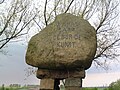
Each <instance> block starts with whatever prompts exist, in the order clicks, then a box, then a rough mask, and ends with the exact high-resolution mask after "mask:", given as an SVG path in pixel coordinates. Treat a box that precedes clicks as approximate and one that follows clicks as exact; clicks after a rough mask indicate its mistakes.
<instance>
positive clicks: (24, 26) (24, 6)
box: [0, 0, 37, 49]
mask: <svg viewBox="0 0 120 90" xmlns="http://www.w3.org/2000/svg"><path fill="white" fill-rule="evenodd" d="M9 2H10V1H9ZM9 4H10V5H9ZM31 4H32V3H31V2H30V1H29V0H11V2H10V3H7V4H6V5H8V8H7V6H5V7H4V8H5V9H4V10H2V12H0V49H2V48H3V47H4V46H5V45H6V44H7V43H8V42H10V40H12V39H14V38H18V37H20V36H22V35H25V34H27V33H28V31H29V30H30V23H31V22H32V21H33V19H34V18H35V17H36V15H37V12H35V11H34V10H33V9H32V7H31Z"/></svg>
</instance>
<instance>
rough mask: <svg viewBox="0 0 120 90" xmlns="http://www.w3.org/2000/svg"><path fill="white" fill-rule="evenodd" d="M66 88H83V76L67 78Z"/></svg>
mask: <svg viewBox="0 0 120 90" xmlns="http://www.w3.org/2000/svg"><path fill="white" fill-rule="evenodd" d="M65 90H82V78H67V79H65Z"/></svg>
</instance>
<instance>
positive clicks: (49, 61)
mask: <svg viewBox="0 0 120 90" xmlns="http://www.w3.org/2000/svg"><path fill="white" fill-rule="evenodd" d="M96 48H97V40H96V31H95V29H94V28H93V27H92V26H91V25H90V24H89V23H88V22H87V21H86V20H84V19H82V18H80V17H77V16H74V15H71V14H61V15H58V16H57V17H56V19H55V21H54V22H53V23H51V24H50V25H48V26H47V27H46V28H44V29H43V30H42V31H40V33H38V34H36V35H35V36H33V37H32V38H31V40H30V42H29V45H28V49H27V53H26V62H27V63H28V64H29V65H32V66H35V67H39V68H40V69H56V70H57V69H58V70H59V69H70V70H71V69H81V68H82V69H88V68H89V67H90V66H91V63H92V60H93V58H94V55H95V53H96Z"/></svg>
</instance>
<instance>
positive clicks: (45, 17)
mask: <svg viewBox="0 0 120 90" xmlns="http://www.w3.org/2000/svg"><path fill="white" fill-rule="evenodd" d="M46 9H47V0H46V1H45V7H44V19H45V24H46V26H47V25H48V22H47V16H46Z"/></svg>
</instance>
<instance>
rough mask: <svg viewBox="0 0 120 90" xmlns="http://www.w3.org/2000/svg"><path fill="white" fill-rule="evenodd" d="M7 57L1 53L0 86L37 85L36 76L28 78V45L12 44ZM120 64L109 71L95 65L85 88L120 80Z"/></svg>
mask: <svg viewBox="0 0 120 90" xmlns="http://www.w3.org/2000/svg"><path fill="white" fill-rule="evenodd" d="M4 50H6V52H8V53H7V55H4V54H2V53H0V85H2V84H3V83H4V84H5V85H9V84H13V83H18V84H22V85H24V84H37V85H39V80H38V79H37V78H36V76H35V75H31V76H29V77H27V76H26V75H25V74H26V72H25V69H26V68H28V67H29V66H28V65H27V64H26V63H25V53H26V45H25V44H19V43H11V44H9V45H8V47H7V48H6V49H4ZM119 64H120V63H112V64H111V65H110V68H109V70H108V71H105V70H103V69H102V68H96V67H95V66H94V64H93V65H92V66H91V68H90V69H88V70H87V71H86V78H85V79H84V81H83V86H85V87H91V86H105V85H109V84H110V83H111V82H113V81H116V80H117V79H119V78H120V65H119Z"/></svg>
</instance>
